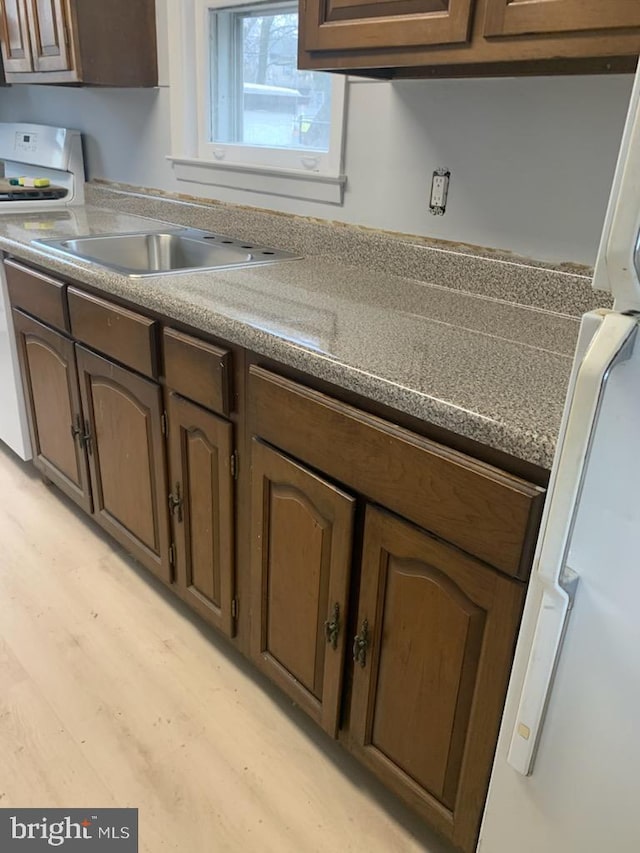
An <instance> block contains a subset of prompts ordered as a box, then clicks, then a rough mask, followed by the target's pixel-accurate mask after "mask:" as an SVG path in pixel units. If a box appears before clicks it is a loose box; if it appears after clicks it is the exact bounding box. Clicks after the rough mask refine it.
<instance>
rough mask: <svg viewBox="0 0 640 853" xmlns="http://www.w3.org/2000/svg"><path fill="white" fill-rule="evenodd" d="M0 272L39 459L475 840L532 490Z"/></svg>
mask: <svg viewBox="0 0 640 853" xmlns="http://www.w3.org/2000/svg"><path fill="white" fill-rule="evenodd" d="M5 267H6V271H7V285H8V291H9V296H10V301H11V304H12V309H13V316H14V325H15V330H16V333H17V337H18V344H19V353H20V365H21V371H22V376H23V383H24V385H25V390H26V392H27V399H28V403H29V409H28V413H29V419H30V422H31V423H30V427H31V431H32V436H34V447H35V449H36V460H35V461H36V465H37V466H38V467H39V469H40V470H41V471H43V473H44V474H45V475H46V476H48V477H49V478H50V479H51V480H52V481H53V482H55V483H56V484H57V485H59V486H60V487H61V488H62V489H63V490H65V491H66V493H67V494H71V496H72V497H73V498H74V499H75V500H76V501H78V502H79V503H80V504H81V505H83V506H84V507H85V509H87V510H88V511H89V512H92V514H93V517H94V518H95V519H96V520H97V521H98V523H99V524H101V525H102V527H103V528H104V529H105V530H107V531H108V532H109V533H110V534H111V535H112V536H113V537H114V539H116V540H117V541H118V542H120V543H121V544H122V545H123V546H124V548H125V549H126V550H127V551H128V552H129V553H130V554H132V555H133V556H134V557H136V558H137V559H138V560H139V561H140V562H141V563H142V564H143V565H145V566H147V567H148V568H149V569H151V570H152V571H153V572H155V573H156V574H157V575H158V576H159V577H160V578H161V579H162V580H163V581H164V582H165V583H166V584H167V585H168V586H169V587H170V588H171V589H172V590H173V591H174V592H175V593H176V594H177V595H179V596H180V597H181V598H182V600H183V601H185V602H186V603H187V604H188V605H189V606H190V607H191V609H192V610H193V611H195V612H196V613H197V614H199V615H200V616H201V617H203V619H204V620H206V621H207V622H208V623H209V624H211V625H213V626H214V627H215V628H216V629H218V631H219V632H220V633H222V634H224V635H226V636H227V637H230V638H233V642H234V643H235V644H236V646H237V648H239V649H240V650H241V651H242V652H243V653H244V654H245V655H246V656H247V657H250V659H251V660H252V661H253V662H254V663H255V665H256V667H257V668H258V669H260V670H261V671H262V672H263V673H265V674H266V675H267V676H268V677H269V678H270V679H271V680H272V681H273V682H274V683H275V684H277V685H278V686H279V687H280V688H281V689H282V690H283V691H284V692H285V693H286V694H287V696H289V697H290V698H291V699H292V700H293V701H294V702H295V703H296V705H298V706H299V707H300V708H302V709H303V710H304V711H305V712H306V713H307V714H309V716H311V717H312V719H314V720H315V721H316V722H317V723H318V724H319V725H320V726H321V727H322V728H323V729H324V730H325V731H326V732H327V733H328V734H329V735H330V736H332V737H335V738H337V739H338V740H339V741H340V742H341V743H342V744H343V745H344V746H345V748H347V749H348V750H350V751H351V752H352V753H353V754H354V755H355V756H356V757H357V758H358V759H359V760H360V761H361V762H362V763H363V764H365V765H366V766H367V767H368V768H369V769H370V770H371V771H372V772H373V773H374V774H376V775H377V776H378V777H379V778H380V779H381V780H382V781H383V782H384V784H385V785H387V787H388V788H389V789H391V790H392V791H394V792H395V793H396V794H397V795H398V796H400V797H401V798H402V799H404V800H405V801H406V802H407V803H408V804H409V805H410V806H411V807H412V808H413V809H414V810H415V811H416V812H418V813H419V814H420V815H422V816H423V818H424V819H425V820H426V821H427V822H428V823H429V824H430V825H431V826H432V827H434V828H435V829H436V830H437V831H438V832H439V833H440V834H441V835H443V836H444V837H446V838H448V839H449V840H450V841H452V842H453V843H454V844H455V845H456V846H457V848H458V849H460V850H462V851H465V853H472V851H473V850H474V849H475V844H476V840H477V835H478V831H479V825H480V819H481V814H482V808H483V803H484V798H485V795H486V791H487V786H488V780H489V774H490V770H491V762H492V759H493V754H494V750H495V745H496V741H497V733H498V726H499V721H500V716H501V712H502V705H503V702H504V696H505V693H506V687H507V681H508V677H509V671H510V666H511V660H512V655H513V651H514V646H515V638H516V634H517V630H518V625H519V620H520V616H521V612H522V604H523V599H524V593H525V590H526V580H527V578H528V574H529V571H530V569H531V563H532V559H533V549H534V544H535V539H536V535H537V530H538V527H539V522H540V516H541V511H542V504H543V499H544V488H543V487H542V486H540V485H537V484H536V483H534V482H531V481H530V480H529V479H524V478H522V477H521V476H518V475H516V474H515V473H512V472H511V471H508V470H504V468H508V465H505V466H504V468H503V467H497V466H496V465H495V464H490V463H489V462H488V461H481V460H480V459H478V458H476V457H475V456H473V455H471V452H469V451H468V450H466V449H464V448H458V449H454V448H452V447H449V446H447V445H445V444H443V443H441V442H440V441H436V440H435V439H434V438H429V437H427V435H430V434H431V433H427V434H424V433H422V432H421V431H420V429H421V427H420V425H418V424H416V423H415V421H412V422H411V423H413V426H412V427H411V428H410V427H409V426H408V425H407V421H402V422H401V423H398V422H396V420H394V416H393V413H391V412H390V411H388V412H387V414H384V413H382V414H380V411H379V409H376V411H378V414H374V413H373V412H372V411H371V410H370V409H367V402H366V401H362V400H360V402H358V400H357V398H354V397H353V396H352V395H349V394H347V393H346V392H342V391H340V390H339V389H333V390H332V389H331V388H330V387H328V386H324V385H322V386H321V387H323V388H324V390H320V389H319V387H318V384H319V383H316V380H313V379H311V378H310V377H307V376H305V375H302V374H300V373H298V372H297V371H295V376H294V377H293V378H292V377H291V375H282V372H284V373H287V374H288V373H289V371H290V369H289V368H285V367H284V366H282V365H276V364H272V363H269V362H267V363H265V362H264V361H263V359H262V358H261V357H260V356H257V355H255V354H252V353H248V352H246V351H244V350H242V348H241V347H237V346H232V345H229V344H224V343H223V342H219V341H216V342H215V343H214V342H212V341H210V340H203V339H202V338H203V337H205V336H204V334H203V335H202V337H200V336H196V335H191V334H189V333H188V332H187V331H179V330H177V329H173V328H169V327H168V326H166V325H164V323H163V321H162V320H161V319H158V318H157V317H155V318H154V317H150V316H148V314H147V313H145V312H144V311H140V310H137V309H135V308H134V307H131V306H128V307H127V306H124V305H122V304H118V302H117V301H113V300H111V299H105V298H102V297H101V296H97V295H94V294H91V293H88V292H86V291H84V290H82V289H79V288H76V287H73V286H70V285H67V284H66V283H65V282H63V281H60V280H58V279H55V278H53V277H50V276H48V275H46V274H45V273H42V272H37V271H34V270H30V269H29V268H28V267H27V266H25V265H24V264H22V263H20V262H18V261H14V260H7V261H5ZM160 342H161V344H160ZM165 406H166V412H165V410H164V407H165ZM398 419H399V420H401V416H398ZM478 455H481V454H480V453H478ZM492 458H494V459H495V457H492ZM518 470H521V469H518ZM527 470H529V469H527ZM167 473H168V474H169V476H167ZM89 484H90V485H89ZM83 501H84V503H83ZM238 612H240V613H241V616H240V618H238Z"/></svg>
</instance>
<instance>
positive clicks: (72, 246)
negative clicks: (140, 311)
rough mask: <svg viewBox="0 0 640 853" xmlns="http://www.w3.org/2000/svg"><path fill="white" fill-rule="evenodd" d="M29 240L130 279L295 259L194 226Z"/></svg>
mask: <svg viewBox="0 0 640 853" xmlns="http://www.w3.org/2000/svg"><path fill="white" fill-rule="evenodd" d="M33 244H34V245H35V246H39V247H43V248H46V249H48V250H49V251H54V252H57V253H59V254H61V255H65V256H66V257H71V258H79V259H80V260H83V261H91V262H93V263H95V264H98V265H99V266H101V267H106V268H107V269H111V270H114V271H115V272H119V273H121V274H123V275H126V276H129V277H130V278H143V277H145V276H156V275H167V274H169V273H172V274H175V273H181V272H185V273H186V272H203V271H205V270H218V269H233V268H236V267H249V266H258V265H261V264H272V263H276V262H278V261H284V260H293V259H295V258H297V257H298V256H297V255H294V254H293V253H291V252H285V251H282V250H280V249H273V248H270V247H268V246H259V245H257V244H255V243H253V242H252V241H250V240H234V239H233V238H231V237H226V236H223V235H221V234H214V233H212V232H211V231H200V230H198V229H196V228H176V229H166V230H164V231H157V232H154V231H146V232H141V233H137V234H100V235H96V236H87V237H74V238H71V239H67V240H34V241H33Z"/></svg>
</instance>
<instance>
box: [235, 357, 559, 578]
mask: <svg viewBox="0 0 640 853" xmlns="http://www.w3.org/2000/svg"><path fill="white" fill-rule="evenodd" d="M249 417H250V424H251V429H252V431H253V432H254V433H255V434H256V435H259V436H261V437H262V438H264V439H265V440H266V441H268V442H270V443H271V444H274V445H276V446H278V447H280V448H282V449H283V450H286V451H288V452H289V453H291V454H292V455H293V456H295V457H296V458H298V459H301V460H303V461H305V462H307V463H308V464H310V465H312V466H313V467H315V468H317V469H318V470H320V471H323V472H324V473H325V474H328V475H329V476H330V477H332V478H334V479H335V480H337V481H339V482H341V483H344V484H345V485H348V486H350V487H351V488H353V489H355V490H357V491H358V492H360V493H361V494H363V495H365V496H366V497H367V498H369V499H370V500H372V501H374V502H376V503H380V504H383V505H384V506H386V507H388V508H389V509H391V510H393V511H395V512H397V513H398V514H399V515H402V516H404V517H405V518H407V519H409V520H410V521H413V522H414V523H415V524H419V525H420V526H421V527H423V528H425V529H426V530H429V531H431V532H432V533H434V534H436V535H437V536H440V537H441V538H443V539H446V540H447V541H449V542H451V543H453V544H455V545H457V546H458V547H459V548H462V549H463V550H464V551H467V552H469V553H470V554H473V555H475V556H476V557H479V558H480V559H481V560H484V561H486V562H487V563H490V564H491V565H493V566H495V567H496V568H498V569H501V570H502V571H504V572H506V573H507V574H510V575H514V576H516V577H521V578H524V577H526V576H527V575H528V573H529V570H530V568H531V561H532V557H533V547H534V544H535V537H536V533H537V529H538V525H539V521H540V514H541V512H542V504H543V499H544V489H542V488H540V487H538V486H535V485H533V484H531V483H529V482H527V481H526V480H522V479H520V478H519V477H514V476H512V475H511V474H507V473H505V472H504V471H501V470H500V469H498V468H495V467H493V466H491V465H488V464H486V463H484V462H479V461H478V460H476V459H473V458H472V457H470V456H467V455H465V454H463V453H460V452H458V451H455V450H451V449H450V448H447V447H445V446H443V445H440V444H438V443H437V442H435V441H431V440H429V439H427V438H423V437H422V436H420V435H416V434H415V433H412V432H410V431H409V430H407V429H403V428H402V427H399V426H396V425H395V424H393V423H390V422H388V421H385V420H382V419H381V418H378V417H375V416H374V415H370V414H367V413H365V412H362V411H360V410H358V409H356V408H354V407H353V406H349V405H347V404H345V403H342V402H340V401H338V400H335V399H333V398H331V397H328V396H327V395H326V394H322V393H320V392H318V391H313V390H311V389H309V388H306V387H304V386H303V385H299V384H297V383H295V382H292V381H290V380H288V379H284V378H283V377H281V376H277V375H276V374H273V373H270V372H269V371H267V370H264V369H263V368H260V367H257V366H251V367H250V370H249Z"/></svg>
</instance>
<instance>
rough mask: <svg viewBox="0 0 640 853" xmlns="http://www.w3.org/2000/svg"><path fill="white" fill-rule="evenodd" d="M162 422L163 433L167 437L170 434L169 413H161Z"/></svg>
mask: <svg viewBox="0 0 640 853" xmlns="http://www.w3.org/2000/svg"><path fill="white" fill-rule="evenodd" d="M160 424H161V426H162V434H163V435H164V436H165V438H166V437H167V436H168V435H169V421H168V420H167V413H166V412H163V413H162V414H161V415H160Z"/></svg>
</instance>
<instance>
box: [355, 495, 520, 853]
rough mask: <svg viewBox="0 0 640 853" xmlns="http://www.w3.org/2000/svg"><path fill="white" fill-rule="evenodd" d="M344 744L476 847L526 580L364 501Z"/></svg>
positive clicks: (450, 833) (454, 836) (464, 844)
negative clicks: (503, 573) (502, 572)
mask: <svg viewBox="0 0 640 853" xmlns="http://www.w3.org/2000/svg"><path fill="white" fill-rule="evenodd" d="M363 543H364V545H363V557H362V574H361V586H360V597H359V602H358V619H357V629H358V633H357V634H356V639H355V646H354V658H355V662H354V672H353V687H352V698H351V713H350V718H349V732H348V743H349V745H350V748H351V750H352V751H353V752H354V753H355V754H356V755H357V756H358V757H359V758H361V759H362V760H363V761H364V763H365V764H367V765H368V766H369V767H370V768H371V769H372V770H373V771H374V773H375V774H376V775H377V776H379V777H380V778H381V779H382V780H383V781H384V782H386V783H387V784H388V785H389V787H391V788H393V789H394V790H395V791H396V792H397V793H399V794H401V795H402V796H403V797H404V798H405V799H406V800H407V801H408V802H409V803H410V804H411V805H412V806H413V807H414V808H416V809H417V810H418V811H420V812H421V813H422V814H423V815H424V817H426V818H427V820H428V821H429V823H430V824H431V825H432V826H434V827H436V828H437V829H438V830H439V831H440V832H441V833H442V834H444V835H446V836H447V837H449V838H450V839H451V840H452V841H453V842H454V843H456V844H458V845H459V846H460V847H461V848H463V849H465V850H468V849H474V845H475V840H476V837H477V833H478V828H479V822H480V818H481V814H482V808H483V804H484V798H485V795H486V790H487V784H488V779H489V771H490V768H491V761H492V758H493V752H494V747H495V742H496V738H497V734H498V726H499V722H500V716H501V712H502V704H503V701H504V694H505V691H506V686H507V679H508V673H509V667H510V663H511V659H512V656H513V650H514V643H515V637H516V631H517V628H518V624H519V621H520V612H521V608H522V601H523V587H522V584H520V583H518V582H517V581H513V580H509V579H508V578H505V577H503V576H501V575H500V574H499V573H498V572H496V571H494V570H492V569H490V568H489V567H487V566H485V565H483V564H482V563H480V562H479V561H477V560H475V559H474V558H472V557H469V556H467V555H466V554H464V553H462V552H461V551H459V550H458V549H456V548H454V547H452V546H450V545H448V544H446V543H444V542H442V541H440V540H438V539H436V538H435V537H433V536H431V535H429V534H428V533H426V532H425V531H424V530H420V529H419V528H417V527H415V526H413V525H411V524H409V523H407V522H405V521H402V520H401V519H398V518H397V517H395V516H393V515H391V514H389V513H386V512H382V511H381V510H379V509H377V508H373V507H370V506H369V507H367V510H366V520H365V527H364V537H363Z"/></svg>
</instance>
